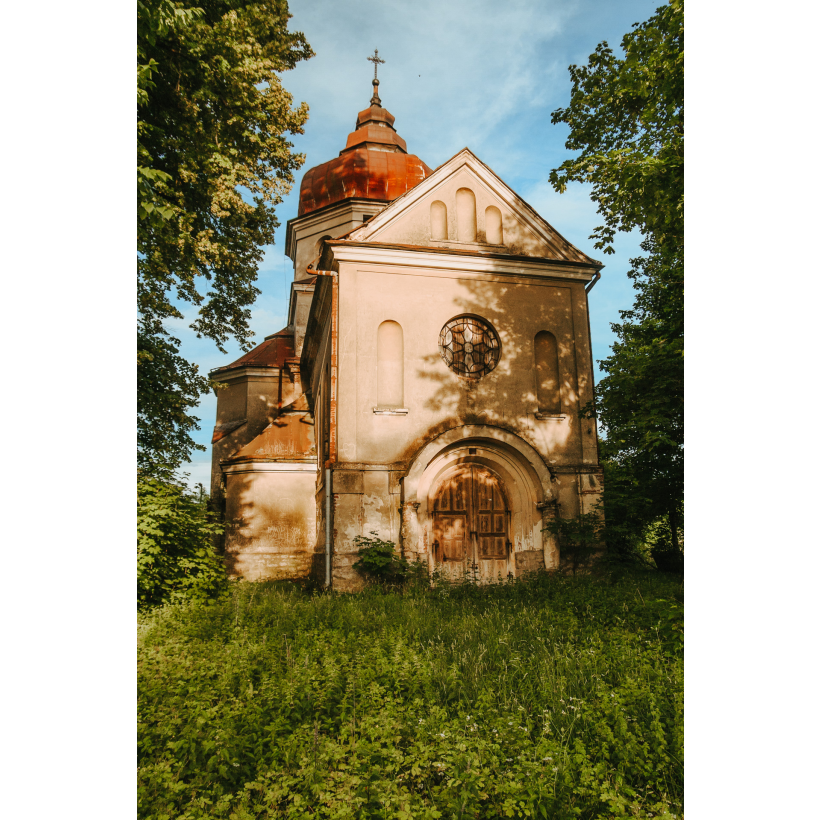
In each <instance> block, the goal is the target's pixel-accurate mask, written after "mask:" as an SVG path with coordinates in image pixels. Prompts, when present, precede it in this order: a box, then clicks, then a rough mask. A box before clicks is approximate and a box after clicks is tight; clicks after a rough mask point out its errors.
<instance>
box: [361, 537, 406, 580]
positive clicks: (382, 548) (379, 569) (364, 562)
mask: <svg viewBox="0 0 820 820" xmlns="http://www.w3.org/2000/svg"><path fill="white" fill-rule="evenodd" d="M370 535H372V536H373V537H372V538H368V537H367V536H366V535H357V536H356V537H355V538H354V539H353V543H354V544H355V545H356V547H357V548H358V554H359V560H358V561H356V563H355V564H353V568H354V569H356V570H358V571H359V572H361V573H362V574H363V575H365V576H367V577H369V578H370V579H371V580H374V581H377V582H379V583H381V584H403V583H404V582H405V581H407V580H408V578H409V577H410V576H411V574H412V572H413V566H412V565H411V564H410V562H409V561H408V560H407V559H406V558H403V557H402V556H401V554H400V553H399V551H398V550H397V549H396V545H395V544H394V543H393V542H392V541H383V540H382V539H381V538H379V535H378V533H377V532H376V531H375V530H371V531H370Z"/></svg>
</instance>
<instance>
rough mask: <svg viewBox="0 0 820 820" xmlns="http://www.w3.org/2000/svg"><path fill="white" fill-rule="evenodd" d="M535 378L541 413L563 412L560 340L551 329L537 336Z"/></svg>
mask: <svg viewBox="0 0 820 820" xmlns="http://www.w3.org/2000/svg"><path fill="white" fill-rule="evenodd" d="M535 379H536V391H537V394H538V410H539V411H540V412H541V413H560V412H561V386H560V383H559V381H558V342H557V341H556V340H555V336H553V335H552V333H550V332H549V331H546V330H542V331H541V332H540V333H537V334H536V336H535Z"/></svg>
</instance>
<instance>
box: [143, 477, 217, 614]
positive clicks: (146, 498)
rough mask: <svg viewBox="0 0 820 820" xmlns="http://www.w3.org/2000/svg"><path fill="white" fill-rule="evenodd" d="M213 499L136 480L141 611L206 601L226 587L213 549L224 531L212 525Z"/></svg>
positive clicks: (156, 481)
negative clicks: (219, 535)
mask: <svg viewBox="0 0 820 820" xmlns="http://www.w3.org/2000/svg"><path fill="white" fill-rule="evenodd" d="M207 504H208V496H207V495H206V494H205V493H204V492H203V491H202V489H201V487H200V492H199V493H198V494H194V493H191V492H190V490H188V489H187V488H186V487H185V486H183V485H182V484H179V483H176V482H173V481H163V480H161V479H158V478H148V477H145V476H141V477H138V479H137V608H138V609H141V610H143V609H146V608H148V607H152V606H157V605H159V604H164V603H169V602H171V601H179V600H206V599H208V598H212V597H213V596H214V595H215V594H217V593H218V592H219V591H220V590H221V589H223V588H224V587H225V586H226V585H227V578H226V575H225V567H224V565H223V563H222V561H221V559H220V558H219V556H218V555H217V554H216V551H215V550H214V547H213V537H214V536H215V535H218V534H220V533H222V531H223V530H224V527H223V526H222V524H219V523H217V522H215V521H213V520H212V513H210V512H209V511H208V508H207Z"/></svg>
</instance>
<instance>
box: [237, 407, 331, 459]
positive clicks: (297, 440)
mask: <svg viewBox="0 0 820 820" xmlns="http://www.w3.org/2000/svg"><path fill="white" fill-rule="evenodd" d="M315 457H316V441H315V436H314V424H313V419H312V418H311V416H310V409H309V408H308V404H307V398H306V396H305V395H304V394H303V395H301V396H299V398H298V399H296V401H295V402H293V403H292V404H289V405H288V406H287V407H284V408H283V409H282V411H281V413H279V415H278V416H277V417H276V418H275V419H274V420H273V421H272V422H271V423H270V424H269V425H268V426H267V427H266V428H265V429H264V430H263V431H262V432H261V433H260V434H259V435H258V436H256V438H254V439H252V440H251V441H249V442H248V443H247V444H246V445H245V446H244V447H241V448H240V449H239V450H238V451H237V452H235V453H234V454H233V455H232V456H230V457H229V458H226V459H224V461H223V463H225V464H235V463H237V462H240V461H305V460H310V459H313V458H315Z"/></svg>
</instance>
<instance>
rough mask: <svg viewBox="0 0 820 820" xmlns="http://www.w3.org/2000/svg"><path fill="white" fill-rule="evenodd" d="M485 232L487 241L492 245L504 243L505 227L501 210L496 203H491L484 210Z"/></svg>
mask: <svg viewBox="0 0 820 820" xmlns="http://www.w3.org/2000/svg"><path fill="white" fill-rule="evenodd" d="M484 232H485V233H486V235H487V242H488V243H489V244H490V245H503V244H504V229H503V228H502V227H501V211H499V210H498V208H496V207H495V206H494V205H490V207H489V208H487V210H486V211H484Z"/></svg>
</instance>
